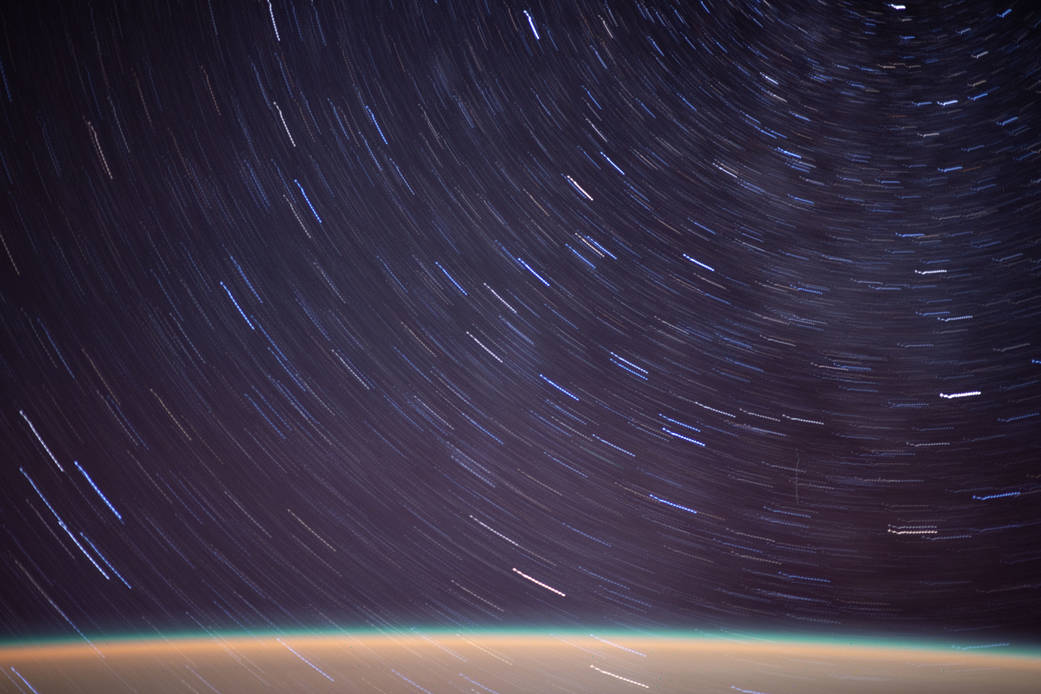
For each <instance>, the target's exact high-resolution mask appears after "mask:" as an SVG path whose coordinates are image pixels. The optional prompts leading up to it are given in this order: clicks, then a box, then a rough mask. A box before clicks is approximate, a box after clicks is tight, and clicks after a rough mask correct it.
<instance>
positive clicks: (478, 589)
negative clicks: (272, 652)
mask: <svg viewBox="0 0 1041 694" xmlns="http://www.w3.org/2000/svg"><path fill="white" fill-rule="evenodd" d="M22 5H23V7H21V8H14V7H13V6H12V7H8V8H6V9H5V10H3V14H2V15H0V26H3V27H4V29H3V33H4V40H3V43H2V45H0V67H2V78H3V80H2V82H3V84H2V92H0V104H2V109H0V110H2V113H3V117H2V124H0V158H2V161H0V164H2V166H0V184H2V185H3V187H4V189H5V194H4V195H3V200H2V202H0V209H2V212H0V215H2V216H0V221H2V224H0V235H2V245H3V253H2V256H0V266H2V270H0V278H2V293H0V374H2V379H3V381H2V382H3V393H4V397H3V407H2V409H0V422H2V424H0V426H2V428H0V434H2V441H3V445H4V448H5V461H6V462H5V464H4V465H3V466H0V519H2V524H3V533H2V547H3V550H4V556H5V561H4V562H3V564H2V568H0V572H2V574H0V575H2V579H0V581H2V585H3V591H2V592H0V625H2V629H0V631H2V633H3V635H4V636H5V637H7V638H12V639H13V638H24V637H27V636H30V635H38V634H51V633H56V634H68V635H72V634H74V631H73V630H75V632H78V633H82V634H94V633H99V632H113V631H115V632H129V631H134V632H141V631H154V630H157V629H158V630H162V629H174V628H189V629H211V628H213V629H216V628H221V629H228V628H231V629H238V628H247V629H252V628H264V629H268V628H279V629H282V628H287V629H296V628H312V627H313V628H328V627H331V626H362V627H364V626H369V627H383V626H387V625H398V626H401V625H417V624H418V625H441V626H446V625H447V626H458V627H466V626H478V625H484V626H488V625H492V626H494V625H524V624H558V625H565V626H567V625H581V624H587V623H597V624H608V625H612V626H618V627H648V628H650V627H658V626H669V625H673V626H681V627H683V628H693V629H700V628H705V629H716V628H720V627H723V628H726V627H728V626H748V625H752V626H763V627H771V628H773V627H779V628H786V629H820V630H860V629H863V630H869V631H870V630H875V631H883V632H894V631H920V632H926V633H929V634H932V635H935V636H943V635H946V634H950V638H952V639H954V638H962V637H965V638H969V637H970V636H971V638H977V639H982V640H984V641H986V640H988V639H989V640H992V641H993V640H995V639H997V640H1001V638H1002V637H1003V635H1007V634H1012V635H1016V634H1020V635H1027V636H1031V637H1034V638H1036V637H1037V636H1038V631H1037V625H1038V624H1041V610H1039V605H1041V601H1039V600H1038V586H1039V585H1041V535H1039V532H1041V526H1039V523H1041V513H1039V510H1038V509H1039V506H1038V504H1037V499H1038V497H1037V494H1038V492H1039V490H1041V486H1039V482H1038V466H1037V461H1038V460H1039V459H1041V450H1039V443H1041V437H1039V435H1038V431H1039V429H1038V427H1039V426H1041V400H1039V397H1041V329H1039V327H1038V326H1039V325H1041V291H1039V288H1041V277H1039V270H1038V268H1039V261H1041V251H1039V246H1038V243H1039V238H1041V237H1039V235H1038V229H1041V216H1039V214H1038V200H1039V198H1038V187H1039V178H1038V171H1039V169H1038V156H1039V149H1038V147H1039V145H1038V143H1039V141H1041V140H1039V133H1038V129H1037V124H1038V120H1037V119H1038V84H1039V79H1041V42H1039V40H1038V39H1039V28H1038V25H1039V23H1041V14H1039V13H1038V12H1037V11H1036V10H1035V9H1032V7H1031V4H1030V3H1025V2H1024V3H1016V2H1013V3H1010V4H1009V5H1007V6H996V5H991V4H990V3H975V2H967V1H952V2H949V3H945V4H941V3H907V5H906V6H905V5H901V4H896V3H883V2H877V3H873V2H835V3H824V4H822V3H813V2H802V3H774V4H771V3H767V2H755V1H752V0H749V1H748V2H733V3H723V2H710V1H709V0H704V2H683V3H670V2H637V3H613V2H605V3H594V2H583V3H578V4H574V5H572V4H570V3H547V4H539V3H534V2H532V3H528V4H513V3H507V4H502V3H481V2H418V1H417V2H404V3H393V4H392V3H383V2H367V3H362V2H357V3H311V2H305V1H303V0H301V1H299V2H285V1H283V0H271V1H270V2H261V3H223V2H220V3H218V2H209V3H206V2H188V3H180V4H175V5H164V4H155V3H130V4H125V3H123V4H109V3H95V4H94V5H93V6H92V7H91V6H87V5H86V4H83V5H82V6H80V4H77V3H72V4H71V5H70V4H66V5H65V6H62V7H61V8H60V9H56V10H53V11H52V10H47V9H45V8H35V9H34V8H32V7H30V6H31V5H33V3H22ZM995 8H996V9H995ZM959 635H960V636H959ZM966 635H968V636H966Z"/></svg>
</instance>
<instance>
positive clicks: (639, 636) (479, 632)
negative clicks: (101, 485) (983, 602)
mask: <svg viewBox="0 0 1041 694" xmlns="http://www.w3.org/2000/svg"><path fill="white" fill-rule="evenodd" d="M565 637H566V638H572V639H575V638H582V639H591V640H593V641H600V642H604V643H605V645H613V646H616V645H617V644H611V643H607V642H606V641H605V640H606V639H612V638H614V639H624V640H626V641H628V642H629V643H647V642H655V643H657V644H659V645H670V646H676V645H687V646H695V645H696V646H700V647H702V649H706V648H707V649H711V648H719V647H721V646H724V645H725V646H727V647H735V648H742V649H751V650H757V649H758V650H762V649H785V648H787V649H791V648H800V647H803V648H806V647H816V648H824V649H827V650H848V649H857V650H859V651H864V652H872V653H881V652H893V651H907V650H914V651H916V652H923V653H936V654H943V655H952V654H961V655H965V656H973V657H1002V658H1007V657H1014V658H1018V659H1025V660H1027V661H1036V662H1037V664H1038V665H1041V644H1038V643H1021V644H1018V645H1014V644H1013V643H1012V642H1010V641H1002V642H997V643H968V644H958V643H951V642H950V641H944V642H939V641H938V640H937V639H935V638H924V637H923V638H918V637H907V636H903V635H901V636H899V637H886V636H883V635H877V634H873V635H855V634H831V635H820V636H814V635H810V634H804V633H792V632H778V631H766V630H762V631H756V630H749V631H727V630H718V631H704V630H698V629H690V628H687V629H684V628H660V629H637V628H624V627H613V628H597V627H596V626H593V625H590V626H588V627H584V628H583V627H553V626H545V627H541V626H540V627H473V628H458V627H446V626H429V627H413V628H393V629H392V628H377V627H365V628H335V627H324V628H303V627H301V628H295V629H285V630H278V629H260V630H255V631H253V630H248V629H237V630H213V631H205V630H201V631H192V630H177V631H172V632H170V633H166V634H164V633H113V634H109V633H99V634H96V635H84V636H82V637H75V636H59V637H49V638H48V637H40V638H33V637H30V638H28V639H22V640H0V654H14V653H20V654H27V653H28V652H36V653H37V654H38V655H39V656H43V657H54V656H58V655H59V654H65V655H77V654H80V653H83V654H89V653H99V654H100V650H99V649H100V648H104V649H107V650H109V651H113V650H115V651H119V652H144V651H148V650H162V649H164V648H169V649H176V648H182V649H183V648H189V649H192V650H195V649H199V648H200V647H203V646H208V645H211V644H216V643H223V644H225V645H235V646H238V647H247V646H251V647H268V646H271V645H279V641H280V640H281V639H291V640H293V641H295V642H301V641H303V642H308V643H311V644H333V643H336V642H339V641H344V640H363V641H367V642H369V643H368V645H402V644H401V643H400V642H401V641H403V640H405V641H409V642H412V641H420V642H428V643H429V642H431V640H432V639H434V638H436V639H441V640H446V639H462V640H469V639H473V638H481V639H492V640H496V641H500V642H501V641H507V640H508V641H513V642H525V641H529V642H530V641H536V640H543V639H557V638H565ZM373 642H375V643H373ZM282 645H284V644H282Z"/></svg>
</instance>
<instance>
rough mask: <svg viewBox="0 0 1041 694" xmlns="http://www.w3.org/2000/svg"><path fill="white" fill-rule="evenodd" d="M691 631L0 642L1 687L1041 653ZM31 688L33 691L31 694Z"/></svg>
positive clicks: (946, 686) (252, 684)
mask: <svg viewBox="0 0 1041 694" xmlns="http://www.w3.org/2000/svg"><path fill="white" fill-rule="evenodd" d="M843 641H844V640H843V639H841V638H839V637H829V638H827V639H812V638H806V637H789V638H784V637H781V636H779V635H776V634H773V635H766V634H759V635H753V634H744V635H737V634H729V635H724V634H717V635H714V636H709V635H704V634H701V635H697V634H692V633H691V632H683V631H681V630H675V629H674V630H661V631H655V632H646V631H645V632H643V633H636V632H633V631H631V630H613V631H612V630H604V631H601V632H600V633H592V632H590V631H588V630H586V631H583V630H579V629H560V630H535V629H523V630H511V629H497V630H490V629H485V630H479V631H478V630H452V629H449V628H442V629H431V630H427V631H379V630H374V629H373V630H354V631H340V630H335V631H310V632H307V631H285V632H277V631H267V632H254V633H248V632H222V633H216V632H215V633H212V634H203V633H197V634H194V635H193V634H189V633H181V634H179V635H171V636H154V637H148V638H144V637H135V636H129V635H123V636H105V637H101V638H98V639H90V640H84V639H80V640H79V641H71V640H64V639H63V640H54V639H52V640H46V641H36V642H29V641H26V642H20V643H14V644H12V643H8V644H3V645H0V660H2V662H3V665H4V666H5V667H4V670H5V674H6V675H7V677H6V680H7V681H6V682H4V683H3V684H4V687H3V691H12V692H14V691H26V690H31V691H35V692H40V693H41V694H42V693H43V692H46V691H80V692H98V691H118V690H124V691H137V690H141V691H149V692H163V691H184V690H185V689H186V688H187V689H188V691H192V690H194V691H217V692H221V693H222V694H227V693H229V692H252V691H263V690H270V691H280V692H291V691H352V692H353V691H374V692H375V691H380V692H399V691H400V692H417V691H419V692H437V691H446V690H447V691H472V692H496V693H498V694H506V693H507V692H524V691H540V692H545V691H602V692H613V691H619V692H624V691H637V690H655V691H661V692H679V691H684V692H692V691H696V692H734V691H737V692H749V693H754V694H784V693H785V692H791V693H793V694H794V693H803V692H814V691H822V692H824V691H827V692H875V691H879V690H880V689H881V688H885V689H886V690H888V691H889V692H902V691H906V692H922V691H944V692H979V691H988V692H1032V691H1037V683H1038V682H1039V681H1041V650H1036V649H1024V648H1023V647H1019V648H1013V647H1011V645H1007V644H975V645H967V646H960V645H947V646H943V645H940V644H938V643H935V642H933V643H930V642H926V641H914V642H911V641H889V642H887V641H884V640H879V639H867V638H859V637H851V638H850V639H849V640H848V641H846V642H843ZM26 688H27V689H26Z"/></svg>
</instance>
